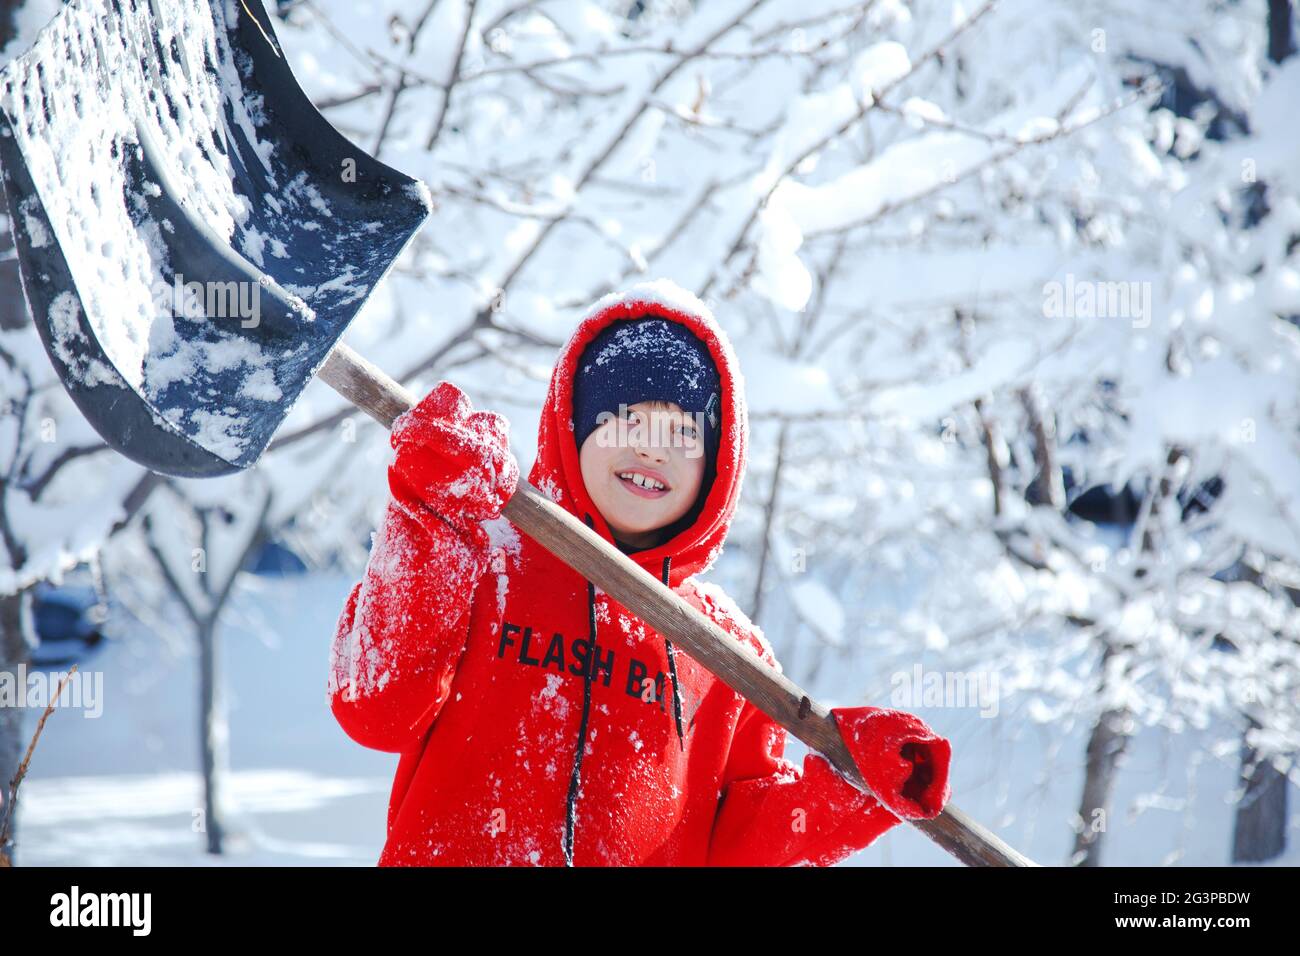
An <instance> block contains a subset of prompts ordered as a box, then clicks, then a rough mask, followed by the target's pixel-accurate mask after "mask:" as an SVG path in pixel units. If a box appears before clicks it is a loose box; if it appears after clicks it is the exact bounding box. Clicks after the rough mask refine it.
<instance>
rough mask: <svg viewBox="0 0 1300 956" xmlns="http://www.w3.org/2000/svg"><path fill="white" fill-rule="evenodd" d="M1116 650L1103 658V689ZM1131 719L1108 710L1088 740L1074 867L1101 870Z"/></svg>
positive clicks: (1125, 713) (1108, 650)
mask: <svg viewBox="0 0 1300 956" xmlns="http://www.w3.org/2000/svg"><path fill="white" fill-rule="evenodd" d="M1114 653H1115V648H1114V646H1113V645H1112V644H1110V643H1109V642H1107V644H1106V650H1105V652H1103V654H1102V656H1101V674H1102V685H1101V692H1102V693H1104V692H1105V687H1106V683H1105V682H1106V673H1107V668H1108V665H1109V663H1110V659H1111V657H1112V656H1114ZM1131 724H1132V715H1131V714H1129V713H1128V711H1126V710H1123V709H1119V710H1114V709H1112V710H1106V711H1103V712H1102V714H1101V716H1100V717H1098V718H1097V723H1096V724H1095V725H1094V726H1093V728H1092V735H1091V736H1090V737H1089V738H1088V753H1087V764H1086V766H1085V769H1084V778H1083V796H1082V797H1081V798H1080V800H1079V817H1080V821H1081V822H1080V825H1079V832H1078V833H1077V834H1076V835H1075V838H1074V853H1073V855H1072V856H1071V857H1070V862H1071V863H1072V864H1073V865H1074V866H1101V846H1102V837H1103V836H1104V835H1105V833H1106V829H1107V826H1106V824H1107V815H1108V813H1109V805H1110V795H1111V791H1112V790H1113V789H1114V786H1115V777H1116V776H1117V772H1118V769H1119V762H1120V758H1121V757H1123V755H1124V751H1125V749H1126V748H1127V747H1128V742H1129V737H1130V735H1131V733H1132V727H1131Z"/></svg>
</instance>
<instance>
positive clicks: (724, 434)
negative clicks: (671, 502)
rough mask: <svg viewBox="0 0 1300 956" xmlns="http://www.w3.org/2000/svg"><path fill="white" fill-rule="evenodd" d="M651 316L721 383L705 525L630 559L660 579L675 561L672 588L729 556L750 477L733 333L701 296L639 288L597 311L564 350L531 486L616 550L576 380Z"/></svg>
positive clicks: (653, 284)
mask: <svg viewBox="0 0 1300 956" xmlns="http://www.w3.org/2000/svg"><path fill="white" fill-rule="evenodd" d="M647 315H652V316H656V317H659V318H664V319H668V320H670V321H673V322H680V323H681V324H683V325H685V326H686V327H687V328H688V329H690V331H691V332H693V333H694V334H695V335H696V336H697V337H698V338H699V339H700V340H701V341H702V342H704V343H705V345H707V346H708V349H709V353H710V355H712V357H713V362H714V364H715V365H716V366H717V369H718V377H719V379H720V380H721V383H722V422H721V426H720V432H721V434H720V439H719V443H718V454H717V475H716V477H715V478H714V480H713V486H712V487H711V488H710V490H709V493H708V497H707V498H706V499H705V502H704V506H703V508H702V509H701V510H700V513H699V515H698V517H697V518H696V519H695V521H694V522H693V523H692V524H691V525H690V526H689V527H687V528H685V529H683V530H681V531H679V532H678V533H677V534H676V535H674V536H673V537H671V538H669V539H668V540H667V541H665V542H663V543H662V544H659V545H656V546H655V547H653V548H647V549H646V550H644V551H638V552H635V553H633V554H631V555H629V557H631V558H632V560H633V561H635V562H637V564H639V565H641V566H642V567H644V568H646V570H647V571H649V572H650V573H651V574H653V575H654V576H655V577H656V578H658V577H660V567H661V565H662V563H663V559H664V558H665V557H671V559H672V561H671V564H670V575H671V577H670V583H672V584H677V583H679V582H680V581H681V580H683V579H684V578H687V577H689V576H691V575H693V574H700V573H703V572H704V571H707V570H708V569H709V568H710V567H711V566H712V565H713V563H714V561H716V560H717V558H718V555H720V554H721V553H722V544H723V540H724V539H725V538H726V536H727V529H728V528H729V527H730V525H731V518H732V515H733V514H734V513H735V510H736V505H737V504H738V503H739V501H740V488H741V481H742V479H743V477H744V471H745V451H746V443H747V440H748V436H749V419H748V415H747V412H746V408H745V381H744V378H743V377H742V376H741V374H740V365H739V363H738V362H737V360H736V354H735V352H734V351H733V350H732V348H731V343H730V341H728V339H727V336H726V333H725V332H723V331H722V328H721V326H719V325H718V323H717V320H716V319H714V317H713V313H712V312H710V311H709V308H708V307H707V306H706V305H705V304H704V303H703V302H701V301H700V300H699V299H698V298H697V297H696V296H695V295H693V294H692V293H690V292H688V291H687V290H685V289H683V288H682V287H680V286H679V285H677V284H676V283H674V282H672V281H671V280H669V279H656V280H653V281H647V282H639V283H637V284H635V285H633V286H631V287H630V288H628V289H627V290H625V291H623V292H612V293H610V294H609V295H606V296H604V297H602V298H601V299H600V300H598V301H597V302H596V303H595V304H594V305H592V306H591V308H589V309H588V310H587V312H586V314H585V315H584V316H583V317H582V319H581V320H580V321H579V322H578V326H577V328H575V329H574V331H573V334H572V335H571V336H570V337H569V341H568V342H567V343H565V345H564V348H563V349H561V351H560V355H559V358H558V359H557V361H556V363H555V368H554V370H553V371H552V373H551V384H550V387H549V388H548V389H547V393H546V402H545V404H544V405H543V407H542V416H541V421H540V422H539V424H538V430H537V460H536V461H535V462H534V464H533V467H532V470H531V472H530V473H529V475H528V480H529V481H530V482H532V483H533V484H534V485H536V486H537V487H538V488H539V489H540V490H541V491H542V493H543V494H545V495H547V496H548V497H549V498H550V499H551V500H552V501H555V502H556V503H557V504H559V505H560V506H561V507H563V508H564V509H565V510H566V511H568V512H569V513H571V514H572V515H574V517H576V518H577V519H578V520H579V521H581V520H583V517H584V516H585V515H588V514H590V515H591V519H592V522H593V524H594V527H595V530H596V533H597V534H599V535H600V536H601V537H603V538H604V539H605V540H606V541H609V542H611V543H613V541H614V537H613V535H612V533H611V532H610V529H609V526H608V525H607V524H606V523H605V519H604V518H603V517H602V516H601V514H600V512H599V511H598V510H597V509H596V506H595V504H593V502H592V500H591V498H590V496H589V495H588V494H587V489H586V486H585V485H584V484H583V481H582V470H581V468H580V466H579V463H578V447H577V443H576V441H575V439H574V434H573V431H574V429H573V380H574V372H575V369H576V367H577V364H578V359H579V357H580V356H581V355H582V351H583V349H584V348H586V346H587V343H589V342H590V341H591V340H592V339H593V338H595V337H596V336H597V335H598V334H600V332H601V330H602V329H604V328H605V327H606V326H608V325H609V324H611V323H612V322H615V321H618V320H619V319H634V318H640V317H642V316H647Z"/></svg>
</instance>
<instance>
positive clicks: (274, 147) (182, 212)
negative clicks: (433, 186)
mask: <svg viewBox="0 0 1300 956" xmlns="http://www.w3.org/2000/svg"><path fill="white" fill-rule="evenodd" d="M0 166H3V181H4V189H5V194H6V197H7V199H8V202H9V208H10V214H11V215H10V220H11V223H12V229H13V238H14V244H15V247H16V250H17V253H18V260H19V269H20V273H21V276H22V283H23V290H24V293H25V295H26V297H27V302H28V306H29V308H30V310H31V313H32V317H33V319H34V321H35V323H36V326H37V329H38V331H39V333H40V336H41V339H42V341H43V342H44V343H45V346H46V350H47V352H48V353H49V356H50V359H51V362H52V363H53V364H54V367H55V369H56V371H57V372H58V374H59V376H60V378H61V379H62V381H63V383H64V385H65V387H66V388H67V389H68V392H69V394H70V395H71V396H72V398H73V400H74V401H75V402H76V403H77V405H78V407H79V408H80V409H81V411H82V413H83V414H84V415H85V416H86V418H87V419H88V420H89V422H90V423H91V424H92V425H93V426H94V428H95V429H96V431H98V432H99V434H100V435H101V436H102V437H103V438H104V440H105V441H106V442H107V443H108V444H109V445H111V446H112V447H114V448H116V449H117V450H118V451H120V452H122V453H123V454H124V455H126V456H127V457H129V458H131V459H133V460H134V461H137V462H139V463H140V464H142V465H144V466H146V467H148V468H150V469H152V470H154V471H158V472H161V473H164V474H171V475H178V476H184V477H205V476H212V475H220V474H227V473H230V472H234V471H238V470H241V469H243V468H247V467H248V466H249V465H251V464H253V463H254V462H255V461H256V460H257V458H258V457H259V456H260V455H261V453H262V452H263V451H264V450H265V448H266V446H267V444H268V443H269V442H270V440H271V437H272V435H273V434H274V432H275V430H276V428H277V427H278V426H279V424H280V423H281V421H283V419H284V417H285V415H287V414H288V412H289V409H290V408H291V407H292V405H293V403H294V401H295V400H296V399H297V398H298V396H299V394H300V393H301V391H302V389H303V388H304V387H305V386H306V384H307V382H308V381H309V380H310V379H311V378H312V376H313V375H314V374H315V373H316V371H317V369H318V368H319V367H320V366H321V364H322V363H323V362H324V361H325V359H326V357H327V356H328V354H329V352H330V350H331V349H332V348H333V346H334V344H335V343H336V342H337V341H338V339H339V337H340V336H341V335H342V334H343V331H344V330H345V329H346V328H347V326H348V323H350V322H351V321H352V319H353V317H354V316H355V315H356V314H357V312H358V311H359V310H360V309H361V307H362V305H363V304H364V303H365V301H366V299H367V298H368V297H369V296H370V294H371V293H372V292H373V290H374V289H375V287H376V285H378V283H379V282H380V281H381V280H382V279H383V277H384V276H385V275H386V274H387V272H388V270H389V269H390V268H391V267H392V264H393V262H394V261H395V260H396V259H397V257H398V255H399V254H400V253H401V251H402V250H403V249H404V248H405V246H406V244H407V243H408V242H409V241H410V239H411V238H412V237H413V236H414V235H415V233H416V232H417V231H418V230H419V228H420V226H421V225H422V224H423V223H424V220H425V219H426V218H427V217H428V215H429V212H430V211H431V208H432V203H431V200H430V197H429V193H428V190H427V189H426V188H425V187H424V185H423V184H422V183H420V182H419V181H418V180H415V179H412V178H410V177H408V176H405V175H403V174H401V173H399V172H397V171H396V170H394V169H391V168H390V167H388V166H386V165H384V164H383V163H380V162H379V161H377V160H376V159H374V158H373V157H371V156H369V155H368V154H367V153H365V152H364V151H363V150H360V149H358V148H357V147H356V146H354V145H353V144H352V143H350V142H349V141H348V140H347V139H346V138H345V137H343V136H342V135H341V134H340V133H339V132H338V131H337V130H335V129H334V127H333V126H331V125H330V124H329V122H328V121H326V120H325V118H324V117H322V116H321V115H320V113H319V112H317V110H316V109H315V107H314V106H313V105H312V104H311V102H310V101H309V100H308V98H307V96H306V95H305V94H304V93H303V92H302V90H301V88H300V87H299V86H298V84H297V82H296V81H295V79H294V77H293V74H292V72H291V71H290V69H289V65H288V62H287V61H286V60H285V58H284V53H283V51H282V50H281V49H280V47H279V43H278V41H277V40H276V37H275V34H274V31H273V30H272V27H271V23H270V18H269V17H268V16H267V14H266V11H265V8H264V7H263V5H262V3H261V2H260V0H211V2H208V0H113V2H109V0H72V2H70V3H68V4H67V5H66V6H65V7H64V8H63V9H62V10H61V12H60V13H59V15H58V16H57V17H55V18H54V20H52V21H51V22H50V24H49V25H47V26H46V27H45V29H44V30H43V31H42V32H41V33H40V35H39V36H38V37H37V40H36V42H35V44H34V45H33V47H32V49H31V50H30V51H28V52H27V53H26V54H24V55H23V56H22V57H20V58H19V59H17V60H15V61H13V62H12V63H10V64H9V65H8V66H7V67H6V68H5V70H4V71H3V72H2V73H0Z"/></svg>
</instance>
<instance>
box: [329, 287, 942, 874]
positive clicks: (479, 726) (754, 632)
mask: <svg viewBox="0 0 1300 956" xmlns="http://www.w3.org/2000/svg"><path fill="white" fill-rule="evenodd" d="M743 388H744V385H743V380H742V379H741V376H740V371H739V369H738V368H737V365H736V359H735V356H734V354H733V352H732V350H731V346H730V344H729V343H728V341H727V339H726V337H725V336H724V334H723V333H722V331H721V329H720V328H719V327H718V326H717V324H716V323H715V322H714V320H713V318H712V316H711V315H710V314H709V312H708V310H707V308H706V307H705V306H704V305H703V303H701V302H700V301H699V300H698V299H697V298H695V297H694V296H693V295H691V294H690V293H688V292H686V291H684V290H682V289H680V288H679V287H677V286H676V285H674V284H673V283H671V282H667V281H663V280H661V281H658V282H647V283H641V284H638V285H636V286H633V287H632V288H631V289H630V290H629V291H628V292H627V293H626V294H623V295H618V294H611V295H609V296H606V297H605V298H603V299H601V300H600V301H599V302H597V303H596V305H595V306H594V307H593V308H592V309H591V310H590V311H589V312H588V314H587V316H586V317H585V318H584V319H583V321H582V322H581V323H580V324H579V325H578V327H577V329H576V330H575V331H574V333H573V335H572V337H571V338H570V340H569V342H568V344H567V345H566V346H565V348H564V350H563V351H562V352H561V354H560V357H559V361H558V362H557V363H556V365H555V369H554V372H553V373H552V376H551V382H550V388H549V391H548V393H547V398H546V404H545V407H544V408H543V411H542V419H541V423H540V427H539V433H538V447H537V460H536V462H535V464H534V465H533V468H532V471H531V473H530V475H529V480H530V481H531V482H532V483H533V484H535V485H536V486H537V487H539V488H540V489H541V490H542V491H543V492H544V493H546V494H547V495H548V496H549V497H551V498H552V499H553V500H554V501H556V502H557V503H558V504H559V505H560V506H562V507H564V508H565V509H567V510H568V511H569V512H570V513H572V514H574V515H575V516H576V517H577V518H578V519H579V520H582V521H585V522H586V523H587V525H588V526H590V527H591V528H592V529H593V530H595V531H596V533H597V534H600V535H601V536H602V537H604V538H605V539H606V540H608V541H612V542H614V543H615V544H617V545H618V547H619V548H620V549H621V550H623V551H624V552H625V553H627V554H628V555H629V557H630V558H631V559H632V560H633V561H635V562H637V563H638V564H640V565H641V566H642V567H644V568H645V569H646V570H647V571H649V572H650V573H652V574H654V575H655V576H656V577H658V578H659V579H660V580H662V581H663V582H664V583H665V584H666V585H667V586H669V587H671V588H673V589H674V590H675V591H676V592H677V593H678V594H680V595H681V596H682V597H683V598H684V599H686V600H687V601H688V602H689V603H691V604H692V605H693V606H694V607H696V608H698V609H700V610H701V611H703V612H704V613H705V614H707V615H709V616H710V617H711V618H712V619H713V620H714V621H716V622H717V623H718V624H719V626H721V627H722V628H723V630H725V631H727V632H728V633H729V634H731V635H733V636H734V637H735V638H736V639H737V640H739V641H742V642H745V643H747V644H748V645H749V646H750V647H752V648H753V650H754V651H755V652H756V653H757V654H758V655H759V656H760V657H761V658H762V659H763V660H764V661H765V662H766V663H767V664H769V665H770V666H771V667H773V668H775V669H777V670H778V671H779V670H780V665H779V664H778V663H777V661H776V658H775V657H774V656H773V654H772V649H771V647H770V645H769V644H768V643H767V641H766V639H765V638H764V637H763V635H762V633H761V632H760V631H759V630H758V628H757V627H755V626H754V625H752V624H751V623H750V622H749V621H748V620H747V619H746V617H745V616H744V614H743V613H742V612H741V611H740V610H739V609H738V608H737V607H736V605H735V604H734V603H732V601H731V600H730V599H729V598H728V597H727V595H726V594H725V593H724V592H723V591H722V590H721V589H720V588H718V587H717V586H716V585H712V584H705V583H702V582H700V581H697V580H696V578H695V575H697V574H699V573H701V572H703V571H705V570H707V569H708V568H709V567H710V566H711V565H712V564H713V562H714V561H715V559H716V558H717V556H718V554H719V553H720V552H721V550H722V543H723V538H724V537H725V536H726V532H727V527H728V525H729V523H730V520H731V517H732V514H733V513H734V511H735V508H736V503H737V500H738V498H739V494H740V485H741V477H742V472H743V468H744V463H745V443H746V439H747V419H746V412H745V404H744V395H743ZM392 444H393V447H394V448H395V449H396V454H395V457H394V461H393V464H392V466H391V467H390V469H389V487H390V489H391V491H392V495H393V499H392V502H391V503H390V505H389V508H388V511H387V514H386V517H385V521H384V524H383V527H382V528H381V530H380V531H379V532H378V534H377V536H376V539H375V542H374V547H373V549H372V551H371V555H370V561H369V564H368V566H367V568H366V572H365V576H364V578H363V580H362V581H361V582H360V583H359V584H358V585H357V586H356V587H355V588H354V589H353V591H352V593H351V595H350V596H349V598H348V601H347V605H346V607H345V608H344V611H343V614H342V617H341V619H340V621H339V627H338V631H337V635H336V637H335V640H334V644H333V648H332V652H331V665H330V681H329V700H330V706H331V709H332V711H333V713H334V716H335V718H336V719H337V720H338V722H339V723H340V725H341V726H342V727H343V729H344V730H345V731H346V733H347V734H348V735H349V736H350V737H352V739H353V740H355V741H356V742H358V743H360V744H362V745H364V746H366V747H371V748H374V749H378V750H385V751H389V752H394V753H399V754H401V758H400V760H399V762H398V766H397V774H396V778H395V779H394V781H393V790H392V795H391V798H390V804H389V811H388V839H387V842H386V844H385V846H384V849H383V852H382V854H381V855H380V858H379V865H381V866H389V865H429V864H439V865H529V864H531V865H539V866H560V865H568V866H599V865H647V866H663V865H687V866H698V865H768V866H779V865H800V864H803V865H818V866H829V865H831V864H832V863H835V862H837V861H839V860H841V859H843V858H845V857H846V856H848V855H849V854H851V853H853V852H854V851H856V850H858V849H860V848H862V847H864V846H866V845H868V844H869V843H871V842H872V841H873V840H874V839H875V838H876V837H877V836H878V835H879V834H880V833H883V832H884V831H885V830H887V829H889V828H890V827H892V826H894V825H896V824H897V823H898V822H899V818H900V817H912V818H926V819H929V818H933V817H935V816H937V815H938V814H939V812H940V811H941V810H942V808H943V805H944V803H945V802H946V801H947V799H948V793H949V791H948V762H949V757H950V746H949V743H948V741H947V740H945V739H943V738H941V737H938V736H936V735H935V734H933V733H932V732H931V731H930V729H929V728H928V727H927V726H926V725H925V724H924V723H923V722H922V721H920V720H919V719H918V718H916V717H913V716H911V715H909V714H905V713H901V712H899V711H893V710H885V709H879V708H874V707H851V708H837V709H835V710H834V711H833V713H834V714H835V716H836V720H837V722H838V725H839V727H840V729H841V732H842V734H843V735H844V738H845V741H846V743H847V744H848V745H849V748H850V751H851V752H852V754H853V756H854V759H855V761H856V762H857V764H858V766H859V768H860V769H861V771H862V774H863V779H864V780H866V782H867V784H868V785H869V786H870V787H871V789H872V791H873V793H875V794H877V796H878V797H879V801H883V803H882V802H878V801H877V800H876V799H873V798H871V797H869V796H867V795H866V794H864V793H862V791H860V790H858V789H857V788H855V787H854V786H852V785H851V784H849V783H848V782H847V781H846V780H845V779H844V778H843V777H841V776H840V775H839V773H838V772H837V771H836V770H835V769H834V768H833V767H832V766H831V764H830V763H829V762H828V761H827V760H825V759H824V758H823V757H821V755H819V754H815V753H810V754H809V755H808V756H807V757H806V758H805V759H804V765H803V768H802V771H801V770H800V769H799V768H797V767H795V766H794V765H793V764H792V763H791V762H789V761H787V760H785V759H784V757H783V756H782V754H783V753H784V749H785V730H784V729H783V728H782V727H781V726H780V725H779V724H777V723H776V722H775V721H773V720H771V718H769V717H768V716H767V715H766V714H764V713H763V712H762V711H760V710H758V708H756V707H755V706H754V705H752V704H751V703H749V702H748V701H747V700H746V699H745V698H743V697H741V696H740V695H739V694H737V693H735V692H734V691H732V690H731V689H730V688H729V687H727V686H726V685H725V684H724V683H722V682H721V681H719V680H717V679H716V678H715V677H714V676H713V675H712V674H711V673H709V672H708V671H707V670H705V669H704V668H702V667H700V666H699V665H698V664H696V663H695V661H693V660H692V659H691V658H690V657H689V656H687V655H686V654H683V653H679V652H678V651H677V650H676V649H675V648H674V647H673V645H672V642H671V641H670V640H668V639H666V638H664V637H663V636H661V635H659V634H657V633H655V632H654V631H653V630H651V629H650V628H649V627H647V626H646V624H645V623H644V622H642V621H641V620H640V619H639V618H637V617H635V616H634V615H632V614H631V613H629V612H628V611H627V610H626V609H624V608H623V607H622V606H621V605H619V604H618V603H617V602H616V601H614V600H612V599H611V598H610V597H609V596H608V595H606V594H605V593H604V592H602V591H599V590H597V589H596V588H595V586H594V585H592V584H590V583H589V582H588V581H586V580H585V579H583V578H582V577H581V576H580V575H579V574H578V573H577V572H576V571H573V570H572V569H570V568H569V567H568V566H566V565H565V564H563V563H562V562H561V561H560V560H559V559H558V558H556V557H554V556H552V555H551V554H550V553H549V552H547V551H546V550H545V549H544V548H542V547H541V546H540V545H538V544H536V543H535V542H534V541H533V540H532V539H530V538H528V537H527V536H525V535H521V534H519V533H518V532H517V531H516V530H515V529H514V527H513V526H512V525H511V524H510V523H509V522H508V521H507V520H506V519H505V518H502V517H500V511H501V508H502V507H503V506H504V504H505V502H507V501H508V500H509V499H510V496H511V495H512V494H513V492H514V488H515V484H516V482H517V481H518V475H519V471H518V465H517V463H516V461H515V459H514V457H513V455H512V454H511V452H510V449H509V444H508V426H507V423H506V421H505V420H504V419H503V418H501V417H500V416H499V415H496V414H495V413H491V412H474V411H472V409H471V407H470V404H469V401H468V400H467V399H466V397H465V395H464V394H463V393H462V392H461V391H460V390H459V389H457V388H456V387H455V386H454V385H452V384H451V383H449V382H440V383H438V385H437V386H436V387H435V388H434V389H433V391H432V392H430V394H429V395H428V396H426V397H425V398H424V399H423V400H422V401H421V402H420V403H419V405H417V406H416V407H415V408H414V409H412V410H411V411H409V412H407V413H406V414H405V415H403V416H401V417H400V418H399V419H398V420H397V422H395V423H394V426H393V431H392Z"/></svg>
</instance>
